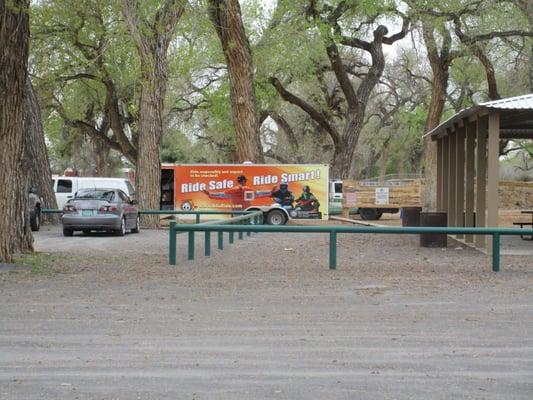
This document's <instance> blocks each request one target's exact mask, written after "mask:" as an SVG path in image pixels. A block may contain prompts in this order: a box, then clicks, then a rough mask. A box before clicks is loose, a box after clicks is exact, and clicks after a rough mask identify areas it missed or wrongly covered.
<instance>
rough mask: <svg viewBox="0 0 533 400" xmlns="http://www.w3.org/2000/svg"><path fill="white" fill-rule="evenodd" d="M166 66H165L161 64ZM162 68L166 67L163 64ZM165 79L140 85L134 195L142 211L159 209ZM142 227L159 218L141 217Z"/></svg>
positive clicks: (153, 222)
mask: <svg viewBox="0 0 533 400" xmlns="http://www.w3.org/2000/svg"><path fill="white" fill-rule="evenodd" d="M165 64H166V63H165ZM165 66H166V65H165ZM165 91H166V78H165V79H164V80H163V79H155V78H153V79H151V80H145V81H144V82H143V88H142V91H141V104H140V108H139V116H140V117H139V144H138V149H137V151H138V155H137V165H136V170H135V182H136V184H135V192H136V199H137V201H138V202H139V207H140V208H141V209H143V210H159V207H160V200H161V199H160V197H161V166H160V152H161V150H160V144H161V138H162V136H163V118H162V113H163V99H164V98H165ZM143 225H144V226H145V227H148V228H157V227H158V226H159V217H158V216H157V215H155V216H144V217H143Z"/></svg>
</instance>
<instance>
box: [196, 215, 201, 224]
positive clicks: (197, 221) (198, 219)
mask: <svg viewBox="0 0 533 400" xmlns="http://www.w3.org/2000/svg"><path fill="white" fill-rule="evenodd" d="M196 223H197V224H199V223H200V213H196Z"/></svg>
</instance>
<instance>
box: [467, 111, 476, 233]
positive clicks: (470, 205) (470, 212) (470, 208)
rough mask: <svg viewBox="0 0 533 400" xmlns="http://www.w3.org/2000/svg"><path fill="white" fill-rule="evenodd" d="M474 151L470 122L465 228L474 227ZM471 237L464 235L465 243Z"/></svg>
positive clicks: (468, 125) (474, 125)
mask: <svg viewBox="0 0 533 400" xmlns="http://www.w3.org/2000/svg"><path fill="white" fill-rule="evenodd" d="M475 150H476V122H475V121H474V122H470V123H469V124H467V126H466V183H465V185H466V202H465V226H466V227H473V226H474V168H475V165H476V164H475V158H474V157H475ZM473 241H474V236H473V235H465V242H467V243H472V242H473Z"/></svg>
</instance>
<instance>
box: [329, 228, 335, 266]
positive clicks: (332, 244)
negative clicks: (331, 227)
mask: <svg viewBox="0 0 533 400" xmlns="http://www.w3.org/2000/svg"><path fill="white" fill-rule="evenodd" d="M329 269H337V232H335V231H331V232H330V233H329Z"/></svg>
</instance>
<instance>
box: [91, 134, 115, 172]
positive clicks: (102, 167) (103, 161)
mask: <svg viewBox="0 0 533 400" xmlns="http://www.w3.org/2000/svg"><path fill="white" fill-rule="evenodd" d="M91 139H92V145H93V153H94V176H109V175H110V170H109V153H110V152H111V147H109V146H108V145H107V143H106V142H105V141H104V140H102V139H100V138H98V137H93V138H91Z"/></svg>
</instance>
